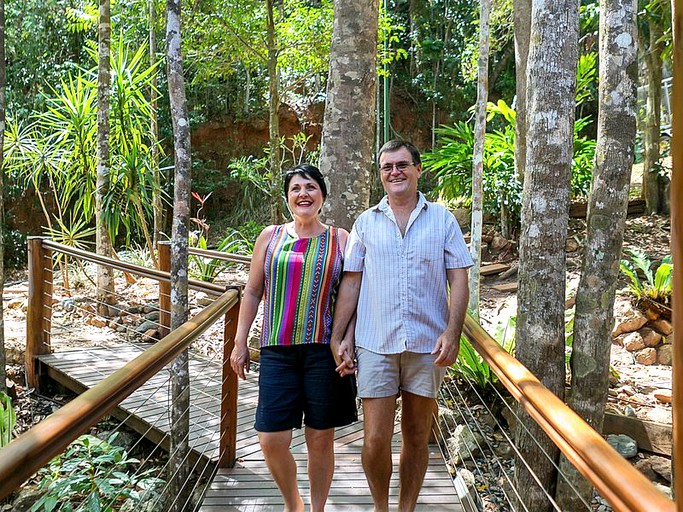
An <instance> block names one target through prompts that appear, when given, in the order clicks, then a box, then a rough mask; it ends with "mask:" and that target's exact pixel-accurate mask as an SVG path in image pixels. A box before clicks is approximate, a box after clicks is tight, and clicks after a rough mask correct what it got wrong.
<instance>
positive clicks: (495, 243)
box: [490, 235, 510, 251]
mask: <svg viewBox="0 0 683 512" xmlns="http://www.w3.org/2000/svg"><path fill="white" fill-rule="evenodd" d="M508 245H510V241H509V240H507V239H506V238H503V237H502V236H500V235H493V238H492V239H491V244H490V247H491V249H493V250H494V251H501V250H503V249H505V248H506V247H507V246H508Z"/></svg>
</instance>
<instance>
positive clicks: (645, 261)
mask: <svg viewBox="0 0 683 512" xmlns="http://www.w3.org/2000/svg"><path fill="white" fill-rule="evenodd" d="M626 252H627V253H629V254H630V256H631V260H630V261H629V260H621V264H620V266H619V268H620V270H621V272H622V274H624V275H625V276H626V277H627V278H628V279H629V290H630V291H631V293H632V294H633V295H634V296H635V297H636V299H638V300H641V299H650V300H653V301H655V302H660V303H662V304H667V303H668V302H669V300H670V298H671V293H672V283H673V264H672V262H671V256H670V255H669V256H666V257H665V258H664V259H663V260H662V262H661V264H660V265H659V266H658V267H657V269H656V270H654V269H653V268H654V262H653V261H651V260H650V258H649V257H648V256H647V254H645V253H644V252H643V251H640V250H637V249H629V250H627V251H626ZM653 270H654V271H653ZM641 275H642V276H643V278H644V279H642V278H641Z"/></svg>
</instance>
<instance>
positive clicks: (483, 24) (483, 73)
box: [468, 0, 491, 319]
mask: <svg viewBox="0 0 683 512" xmlns="http://www.w3.org/2000/svg"><path fill="white" fill-rule="evenodd" d="M480 6H481V7H480V8H481V12H480V15H479V64H478V72H477V74H478V78H477V109H476V110H477V116H476V119H475V124H474V150H473V155H472V239H471V244H470V252H471V253H472V260H473V261H474V265H472V267H470V271H469V274H470V275H469V278H470V299H469V306H468V309H469V310H470V312H472V313H473V314H474V315H475V318H477V319H478V318H479V265H480V263H481V231H482V224H483V219H484V214H483V212H484V184H483V176H484V138H485V137H486V104H487V103H488V100H489V15H490V13H491V1H490V0H481V3H480Z"/></svg>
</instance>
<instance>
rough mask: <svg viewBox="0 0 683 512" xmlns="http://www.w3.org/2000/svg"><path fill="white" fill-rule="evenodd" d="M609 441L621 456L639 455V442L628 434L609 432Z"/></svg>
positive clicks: (629, 457)
mask: <svg viewBox="0 0 683 512" xmlns="http://www.w3.org/2000/svg"><path fill="white" fill-rule="evenodd" d="M607 442H608V443H609V444H610V445H611V446H612V448H614V449H615V450H616V451H617V452H618V453H619V454H620V455H621V456H623V457H625V458H627V459H632V458H633V457H635V456H636V455H638V444H637V443H636V441H635V439H633V438H631V437H629V436H627V435H626V434H609V435H608V436H607Z"/></svg>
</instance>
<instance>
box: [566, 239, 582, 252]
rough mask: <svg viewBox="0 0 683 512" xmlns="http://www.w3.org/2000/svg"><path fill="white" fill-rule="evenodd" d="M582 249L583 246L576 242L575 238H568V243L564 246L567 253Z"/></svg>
mask: <svg viewBox="0 0 683 512" xmlns="http://www.w3.org/2000/svg"><path fill="white" fill-rule="evenodd" d="M579 249H581V244H579V242H577V241H576V240H574V239H573V238H567V242H566V243H565V245H564V250H565V252H576V251H578V250H579Z"/></svg>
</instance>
